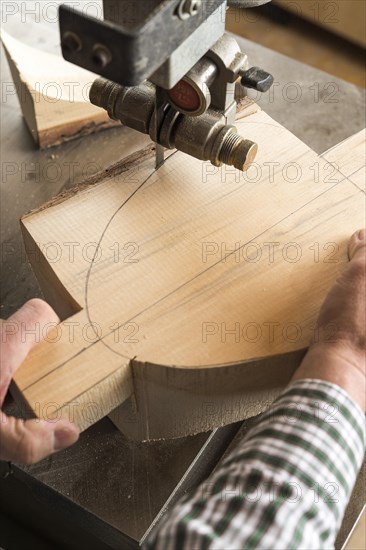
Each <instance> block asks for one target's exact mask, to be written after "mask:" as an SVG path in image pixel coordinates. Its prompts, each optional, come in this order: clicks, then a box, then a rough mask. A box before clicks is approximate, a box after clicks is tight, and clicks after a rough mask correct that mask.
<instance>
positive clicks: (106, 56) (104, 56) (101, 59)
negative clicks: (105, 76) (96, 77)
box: [92, 44, 112, 69]
mask: <svg viewBox="0 0 366 550" xmlns="http://www.w3.org/2000/svg"><path fill="white" fill-rule="evenodd" d="M92 58H93V61H94V63H95V65H97V66H98V67H99V68H100V69H104V67H106V66H107V65H109V63H110V62H111V61H112V54H111V52H110V50H109V49H108V48H107V46H105V45H104V44H95V45H94V48H93V56H92Z"/></svg>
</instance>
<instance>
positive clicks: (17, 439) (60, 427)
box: [0, 299, 79, 464]
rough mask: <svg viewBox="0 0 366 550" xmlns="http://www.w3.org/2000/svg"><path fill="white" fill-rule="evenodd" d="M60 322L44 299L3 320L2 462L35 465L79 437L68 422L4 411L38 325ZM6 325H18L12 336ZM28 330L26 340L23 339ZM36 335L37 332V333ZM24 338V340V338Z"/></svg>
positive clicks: (0, 370)
mask: <svg viewBox="0 0 366 550" xmlns="http://www.w3.org/2000/svg"><path fill="white" fill-rule="evenodd" d="M55 322H56V323H58V322H59V319H58V317H57V315H56V313H55V312H54V311H53V309H52V308H51V307H50V306H49V305H48V304H46V302H44V301H43V300H38V299H34V300H30V301H29V302H27V303H26V304H25V305H24V306H23V307H22V308H21V309H20V310H19V311H17V312H16V313H15V314H14V315H12V317H10V318H9V319H8V321H1V330H0V333H1V334H0V337H1V341H0V460H6V461H14V462H19V463H22V464H34V463H35V462H38V461H39V460H41V459H42V458H45V457H46V456H48V455H50V454H52V453H54V452H56V451H60V450H61V449H65V448H66V447H69V446H70V445H72V444H73V443H75V441H77V439H78V437H79V433H78V430H77V428H76V427H75V426H74V425H73V424H71V423H70V422H69V421H67V420H59V421H57V422H47V421H45V420H42V421H40V420H27V421H24V420H20V419H17V418H12V417H8V416H6V415H5V413H4V412H3V411H2V406H3V404H4V399H5V395H6V393H7V390H8V388H9V384H10V382H11V379H12V377H13V374H14V372H15V371H16V370H17V368H18V367H19V366H20V364H21V363H22V362H23V361H24V359H25V358H26V356H27V355H28V353H29V351H30V350H31V348H32V347H33V346H34V345H35V344H37V341H36V336H35V334H33V335H32V336H31V334H32V332H31V331H32V328H33V329H34V328H35V326H37V324H39V326H41V327H42V326H45V325H46V324H48V323H55ZM6 323H11V326H12V327H14V325H15V326H17V330H12V331H11V333H9V332H7V331H6ZM26 331H27V337H26V338H25V337H24V334H25V332H26ZM35 333H37V331H35ZM40 333H42V331H40ZM22 335H23V337H22Z"/></svg>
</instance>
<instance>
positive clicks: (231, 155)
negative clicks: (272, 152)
mask: <svg viewBox="0 0 366 550" xmlns="http://www.w3.org/2000/svg"><path fill="white" fill-rule="evenodd" d="M257 151H258V145H257V144H256V143H254V141H250V140H249V139H244V138H243V137H242V136H240V135H239V134H237V132H236V128H235V127H234V126H225V127H224V128H223V129H222V130H221V132H220V133H219V135H218V136H217V139H216V141H215V144H214V147H213V150H212V154H213V156H214V158H213V159H212V160H211V162H212V164H214V165H215V166H221V164H228V165H229V166H234V167H235V168H236V169H237V170H241V171H242V172H245V171H246V170H247V169H248V168H249V166H250V165H251V163H252V162H253V161H254V159H255V157H256V154H257Z"/></svg>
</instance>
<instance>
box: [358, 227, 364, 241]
mask: <svg viewBox="0 0 366 550" xmlns="http://www.w3.org/2000/svg"><path fill="white" fill-rule="evenodd" d="M358 238H359V239H360V241H366V229H360V231H359V232H358Z"/></svg>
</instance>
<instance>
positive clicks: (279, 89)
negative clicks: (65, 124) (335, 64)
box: [0, 18, 365, 550]
mask: <svg viewBox="0 0 366 550" xmlns="http://www.w3.org/2000/svg"><path fill="white" fill-rule="evenodd" d="M39 24H40V25H41V26H42V25H43V26H42V32H39V33H34V32H30V30H29V28H28V27H27V26H26V25H19V24H17V22H16V19H11V18H9V21H8V22H7V24H6V25H4V27H5V30H7V31H8V32H9V33H10V34H12V32H13V33H14V34H15V35H16V36H17V38H19V39H20V40H24V41H25V42H26V43H28V44H30V45H33V46H37V47H38V48H40V49H42V48H44V49H48V50H49V49H51V50H53V51H56V49H57V47H58V45H57V32H56V31H53V32H51V29H50V26H51V23H46V22H44V23H39ZM54 24H55V23H54ZM52 41H53V42H52ZM238 42H239V45H240V46H241V48H242V50H243V51H245V52H246V53H248V55H250V58H251V60H252V61H253V62H254V63H255V64H257V65H263V66H266V67H268V68H270V70H271V72H272V73H273V75H274V77H275V84H274V87H273V89H272V91H271V92H270V93H269V94H265V95H264V94H263V96H261V94H257V92H253V94H252V97H253V98H254V99H255V100H256V101H257V102H258V103H259V105H260V106H261V107H262V108H263V110H265V111H266V112H268V113H269V114H270V115H271V116H272V117H273V118H274V119H276V120H278V121H279V122H280V123H281V124H283V125H284V126H285V127H287V128H288V129H289V130H291V131H292V132H293V133H294V134H295V135H296V136H298V137H299V138H300V139H301V140H303V141H304V142H305V143H307V144H308V145H309V146H311V147H312V149H313V150H314V151H316V152H318V153H321V152H323V151H325V150H327V149H329V148H330V147H332V146H333V145H335V144H336V143H339V142H341V141H342V140H343V139H345V138H347V137H348V136H350V135H352V134H354V133H355V132H357V131H359V130H360V129H362V128H363V125H364V113H365V110H364V109H365V106H364V95H365V94H364V91H363V90H360V89H358V88H356V87H355V86H353V85H351V84H348V83H346V82H344V81H341V80H339V79H336V78H334V77H332V76H331V75H328V74H325V73H323V72H321V71H318V70H316V69H313V68H310V67H308V66H305V65H303V64H300V63H298V62H296V61H293V60H291V59H289V58H286V57H284V56H282V55H280V54H278V53H275V52H273V51H270V50H267V49H265V48H263V47H261V46H258V45H256V44H253V43H251V42H249V41H247V40H244V39H241V38H238ZM1 55H2V65H1V67H2V82H3V93H4V90H6V89H7V88H6V85H7V83H10V82H11V76H10V74H9V71H8V67H7V63H6V61H5V60H4V53H3V51H2V52H1ZM4 99H5V100H4V102H3V104H2V121H3V124H2V137H1V140H2V141H1V143H2V145H1V147H2V158H3V166H2V169H3V177H2V199H3V200H2V203H1V216H2V222H3V223H2V231H1V240H2V257H1V260H2V288H1V292H2V300H1V303H2V305H1V308H2V309H1V316H2V317H3V318H6V317H7V316H9V315H10V314H11V313H13V312H14V311H15V310H16V309H17V308H18V307H20V306H21V305H22V304H23V303H24V302H25V301H26V300H27V299H29V298H31V297H34V296H41V294H40V291H39V288H38V284H37V282H36V280H35V278H34V276H33V274H32V272H31V271H30V268H29V265H28V262H27V260H26V257H25V253H24V251H23V248H22V240H21V234H20V227H19V222H18V219H19V218H20V216H21V215H23V214H24V213H25V212H26V211H29V210H31V209H33V208H35V207H37V206H39V205H40V204H42V203H43V202H45V201H47V200H48V199H49V198H50V197H52V196H55V195H56V194H58V193H59V192H61V191H63V190H66V189H68V188H70V187H71V186H72V185H73V182H75V181H76V182H77V181H80V180H82V178H83V173H84V174H85V169H86V167H87V169H88V171H89V172H88V174H89V175H90V171H98V170H101V169H103V168H106V167H107V166H109V165H110V164H112V163H114V162H116V161H118V160H119V159H120V158H122V157H124V156H127V155H128V154H130V153H133V152H134V151H136V150H138V149H140V148H142V147H143V146H145V145H146V144H147V143H148V137H147V136H142V135H141V134H138V133H137V132H135V131H133V130H130V129H128V128H124V127H121V128H113V129H111V130H109V131H107V132H102V133H100V134H95V135H93V136H89V137H87V138H83V139H79V140H76V141H74V142H71V143H68V144H65V145H63V146H62V147H58V148H54V149H50V150H46V151H38V150H36V148H35V145H34V143H33V140H32V137H31V136H30V135H29V134H28V132H27V131H26V128H25V126H24V124H23V122H22V120H21V115H20V109H19V105H18V100H17V97H16V95H15V94H9V93H7V94H6V98H4ZM50 159H51V160H53V161H54V162H55V163H57V165H58V166H60V167H61V171H60V173H59V177H58V178H56V179H55V178H54V179H52V182H51V181H50V178H49V177H47V172H45V170H43V168H44V166H45V165H46V164H47V163H49V162H50ZM252 422H253V419H250V420H248V421H246V422H244V423H237V424H233V425H230V426H228V427H225V428H221V429H218V430H215V431H214V432H212V433H204V434H199V435H196V436H192V437H188V438H182V439H177V440H173V441H159V442H150V443H135V442H131V441H128V440H127V439H126V438H125V437H124V436H123V435H122V434H121V433H120V432H119V431H118V430H117V429H116V428H115V426H114V425H113V424H112V422H111V421H110V420H109V419H107V418H105V419H103V420H102V421H100V422H99V423H97V424H96V425H95V426H93V427H92V428H90V429H89V430H87V431H86V432H85V433H83V434H82V435H81V437H80V440H79V442H78V443H77V444H76V445H75V446H73V447H72V448H70V449H68V450H66V451H64V452H62V453H60V454H58V455H54V456H52V457H50V458H48V459H46V460H44V461H42V462H41V463H39V464H37V465H35V466H31V467H23V466H16V465H11V466H10V465H8V464H5V463H0V494H1V503H0V510H1V511H0V547H3V548H4V549H6V550H12V549H14V550H15V549H19V548H24V547H27V549H29V550H31V549H32V548H36V549H37V550H42V549H43V548H44V549H48V548H52V549H54V548H64V549H69V548H70V549H74V548H75V549H76V548H81V547H87V548H89V549H90V550H93V549H98V550H102V549H121V548H138V547H139V545H140V544H141V542H142V541H143V540H144V538H145V537H146V536H147V535H148V533H149V531H150V530H151V529H152V528H153V526H154V525H155V524H156V523H157V522H158V521H159V519H160V517H161V516H162V515H163V514H164V513H165V511H166V510H167V509H169V508H170V507H171V506H172V505H173V504H174V502H175V501H176V500H177V499H178V498H179V496H180V495H182V494H183V493H184V492H185V491H187V490H189V488H191V487H193V486H194V485H196V484H198V483H199V482H201V481H202V480H203V479H205V478H206V477H207V476H208V475H209V474H210V472H211V471H212V470H213V468H215V466H216V465H217V464H218V463H219V462H220V460H221V459H222V457H223V455H224V454H225V453H226V452H228V450H229V449H230V448H231V447H232V446H233V445H236V444H237V443H238V441H240V439H241V438H242V437H243V436H244V434H245V433H246V431H247V430H248V429H249V428H250V426H251V424H252ZM363 479H364V478H363V477H362V473H361V474H360V478H359V482H358V485H357V487H356V489H355V493H354V496H353V499H352V500H351V503H350V506H349V507H348V510H347V514H346V518H345V521H344V524H343V527H342V530H341V532H340V535H339V537H338V543H337V546H338V547H341V546H342V544H343V542H344V540H345V538H346V536H347V534H348V532H349V531H350V529H351V528H352V526H353V523H354V521H355V519H356V518H357V516H358V513H359V511H360V509H361V508H362V505H363V498H364V497H363V490H362V489H363V487H364V483H363V481H362V480H363Z"/></svg>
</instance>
